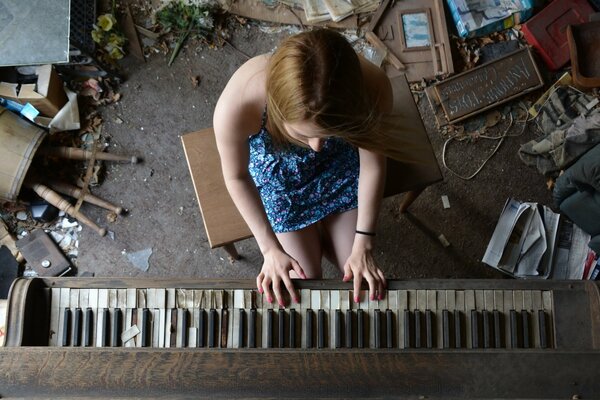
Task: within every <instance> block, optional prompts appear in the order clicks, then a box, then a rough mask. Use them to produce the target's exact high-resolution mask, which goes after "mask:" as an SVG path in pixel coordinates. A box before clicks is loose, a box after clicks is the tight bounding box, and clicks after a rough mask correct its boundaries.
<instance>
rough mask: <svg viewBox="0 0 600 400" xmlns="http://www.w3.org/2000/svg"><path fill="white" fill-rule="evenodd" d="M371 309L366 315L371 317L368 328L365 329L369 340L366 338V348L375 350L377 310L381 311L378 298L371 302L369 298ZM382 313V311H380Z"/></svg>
mask: <svg viewBox="0 0 600 400" xmlns="http://www.w3.org/2000/svg"><path fill="white" fill-rule="evenodd" d="M368 302H369V306H368V307H369V308H368V309H367V310H365V311H366V315H368V316H369V318H368V319H367V320H368V323H367V326H366V327H365V328H366V330H365V332H366V335H367V336H368V338H365V339H366V340H365V348H369V347H370V348H375V310H379V301H378V300H377V298H375V300H371V299H370V298H369V300H368ZM379 311H381V310H379Z"/></svg>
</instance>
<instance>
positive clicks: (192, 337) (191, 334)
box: [187, 327, 198, 347]
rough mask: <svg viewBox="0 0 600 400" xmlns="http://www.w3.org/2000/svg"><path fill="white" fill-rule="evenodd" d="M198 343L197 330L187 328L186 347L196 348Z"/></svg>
mask: <svg viewBox="0 0 600 400" xmlns="http://www.w3.org/2000/svg"><path fill="white" fill-rule="evenodd" d="M197 342H198V328H194V327H190V328H188V345H187V347H196V343H197Z"/></svg>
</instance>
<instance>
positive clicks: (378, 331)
mask: <svg viewBox="0 0 600 400" xmlns="http://www.w3.org/2000/svg"><path fill="white" fill-rule="evenodd" d="M373 316H374V323H375V329H374V331H375V333H374V334H375V338H374V339H375V348H376V349H380V348H381V311H380V310H375V311H374V313H373Z"/></svg>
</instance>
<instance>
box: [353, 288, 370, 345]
mask: <svg viewBox="0 0 600 400" xmlns="http://www.w3.org/2000/svg"><path fill="white" fill-rule="evenodd" d="M358 309H360V310H363V332H364V335H363V345H364V348H366V349H368V348H369V346H370V345H371V343H372V339H373V338H372V335H371V334H370V333H371V327H372V326H373V324H372V323H371V321H370V319H371V318H370V317H371V315H369V291H368V290H361V291H360V303H358ZM355 332H356V335H357V336H356V337H357V338H358V318H357V319H356V330H355Z"/></svg>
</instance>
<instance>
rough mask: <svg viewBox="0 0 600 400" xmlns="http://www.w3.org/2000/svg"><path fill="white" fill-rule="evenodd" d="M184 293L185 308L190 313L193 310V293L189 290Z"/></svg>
mask: <svg viewBox="0 0 600 400" xmlns="http://www.w3.org/2000/svg"><path fill="white" fill-rule="evenodd" d="M184 293H185V308H187V309H188V310H189V311H191V310H192V309H193V308H194V291H193V290H191V289H184Z"/></svg>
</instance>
